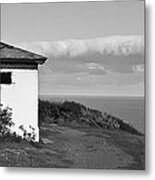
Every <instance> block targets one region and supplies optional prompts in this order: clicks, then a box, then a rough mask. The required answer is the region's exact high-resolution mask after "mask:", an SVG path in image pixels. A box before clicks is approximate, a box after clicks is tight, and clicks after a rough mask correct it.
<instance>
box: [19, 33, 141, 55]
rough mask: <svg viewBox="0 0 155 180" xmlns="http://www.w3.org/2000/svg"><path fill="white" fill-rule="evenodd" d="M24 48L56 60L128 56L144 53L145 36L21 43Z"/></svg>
mask: <svg viewBox="0 0 155 180" xmlns="http://www.w3.org/2000/svg"><path fill="white" fill-rule="evenodd" d="M19 46H21V47H22V48H25V49H28V50H31V51H34V52H38V53H41V54H45V55H47V56H51V57H54V58H60V57H64V56H68V57H71V58H72V57H77V56H84V55H91V54H100V55H103V56H104V55H114V56H121V55H123V56H128V55H135V54H143V53H144V36H140V35H126V36H108V37H101V38H95V39H68V40H63V41H51V42H50V41H42V42H32V43H27V42H26V43H20V44H19Z"/></svg>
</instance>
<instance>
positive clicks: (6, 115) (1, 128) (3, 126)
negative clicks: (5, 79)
mask: <svg viewBox="0 0 155 180" xmlns="http://www.w3.org/2000/svg"><path fill="white" fill-rule="evenodd" d="M11 111H12V109H11V108H9V107H6V108H3V105H2V104H0V134H1V135H2V136H3V135H6V134H8V133H10V128H11V126H13V125H14V123H13V122H12V112H11Z"/></svg>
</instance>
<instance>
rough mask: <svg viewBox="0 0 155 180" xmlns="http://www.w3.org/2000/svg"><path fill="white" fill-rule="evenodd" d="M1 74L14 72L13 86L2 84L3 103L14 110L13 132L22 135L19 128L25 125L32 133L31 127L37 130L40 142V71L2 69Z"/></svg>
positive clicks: (37, 138) (37, 137)
mask: <svg viewBox="0 0 155 180" xmlns="http://www.w3.org/2000/svg"><path fill="white" fill-rule="evenodd" d="M1 72H12V84H11V85H4V84H1V103H2V104H3V105H4V106H5V107H6V106H8V107H10V108H12V109H13V110H12V112H13V115H12V120H13V122H14V123H15V126H14V127H13V128H12V130H13V131H14V130H15V131H16V132H17V133H18V134H20V135H21V133H22V131H21V130H19V126H20V125H23V126H24V128H25V129H27V131H28V132H31V131H30V128H29V125H31V126H32V127H34V128H35V130H36V135H37V136H36V141H38V140H39V129H38V71H37V70H21V69H16V70H13V69H2V70H1Z"/></svg>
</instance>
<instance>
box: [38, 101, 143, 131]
mask: <svg viewBox="0 0 155 180" xmlns="http://www.w3.org/2000/svg"><path fill="white" fill-rule="evenodd" d="M39 123H40V124H42V123H49V124H53V123H55V124H58V125H63V126H71V127H79V126H82V127H94V128H103V129H119V130H123V131H126V132H129V133H132V134H137V135H142V134H141V133H140V132H139V131H138V130H136V129H135V128H134V127H132V126H131V125H130V124H128V123H126V122H125V121H123V120H121V119H119V118H117V117H115V116H112V115H110V114H107V113H106V112H105V113H102V112H101V111H98V110H95V109H90V108H88V107H86V106H84V105H82V104H79V103H76V102H73V101H72V102H68V101H65V102H49V101H43V100H40V101H39Z"/></svg>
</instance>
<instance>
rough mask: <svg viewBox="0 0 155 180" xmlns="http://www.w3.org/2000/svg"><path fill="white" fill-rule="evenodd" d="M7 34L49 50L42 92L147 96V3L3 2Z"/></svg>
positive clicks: (41, 75) (9, 38)
mask: <svg viewBox="0 0 155 180" xmlns="http://www.w3.org/2000/svg"><path fill="white" fill-rule="evenodd" d="M1 39H2V40H3V41H5V42H7V43H11V44H14V45H16V46H19V47H22V48H25V49H27V50H31V51H33V52H37V53H39V54H43V55H45V56H47V57H48V60H47V62H46V63H45V64H44V65H42V66H40V67H39V93H40V94H41V95H43V94H44V95H53V94H54V95H103V96H144V71H145V67H144V63H145V62H144V2H143V1H124V2H123V1H112V2H81V3H38V4H32V3H31V4H2V5H1Z"/></svg>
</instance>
